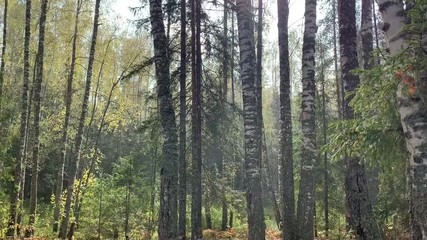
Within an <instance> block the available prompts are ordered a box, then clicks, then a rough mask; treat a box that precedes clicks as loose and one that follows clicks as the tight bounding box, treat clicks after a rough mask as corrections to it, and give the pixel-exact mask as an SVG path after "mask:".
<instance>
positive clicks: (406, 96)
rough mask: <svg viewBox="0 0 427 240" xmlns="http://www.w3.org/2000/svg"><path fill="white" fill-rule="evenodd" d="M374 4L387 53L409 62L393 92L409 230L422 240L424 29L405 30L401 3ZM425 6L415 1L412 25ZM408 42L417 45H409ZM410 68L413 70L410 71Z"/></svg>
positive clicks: (425, 207) (425, 222)
mask: <svg viewBox="0 0 427 240" xmlns="http://www.w3.org/2000/svg"><path fill="white" fill-rule="evenodd" d="M405 2H406V1H405ZM378 4H379V10H380V13H381V16H382V18H383V21H384V23H383V31H384V32H385V33H386V36H387V39H388V42H389V50H390V54H391V55H392V56H394V57H395V56H399V54H402V53H403V54H405V53H406V55H404V56H405V57H406V58H407V59H406V61H407V62H409V66H412V67H409V68H407V67H408V66H404V67H406V69H407V72H405V74H408V75H409V74H411V75H412V76H413V78H412V80H409V79H407V81H404V80H403V79H400V80H401V81H400V82H399V84H398V86H397V89H396V92H397V106H398V110H399V113H400V122H401V125H402V128H403V132H404V136H405V142H406V149H407V150H408V153H409V168H410V169H409V175H410V176H409V178H410V180H411V181H410V192H411V196H410V202H411V205H412V206H411V211H412V216H413V221H414V223H415V226H414V227H415V228H414V227H413V228H412V229H411V231H412V233H413V235H414V236H415V232H416V231H417V230H420V232H421V235H422V236H418V237H421V238H422V239H423V240H424V239H427V127H426V126H427V117H426V109H427V104H426V99H427V83H426V78H427V71H426V69H425V58H426V51H425V49H426V46H427V38H426V37H425V36H426V35H425V30H424V29H422V30H421V31H419V32H415V31H412V32H411V31H410V30H406V29H405V28H407V26H408V19H407V17H406V16H405V14H404V12H405V11H404V6H403V3H402V1H398V0H390V1H385V0H379V1H378ZM425 6H426V3H425V1H416V5H415V6H414V7H415V8H417V9H416V10H417V11H418V14H417V15H418V16H417V15H414V16H413V17H412V18H411V19H410V21H411V23H410V24H411V25H412V26H419V25H417V24H420V23H421V22H423V21H425V16H426V15H425ZM417 20H418V21H417ZM410 40H413V41H415V42H417V44H416V45H415V46H414V45H411V44H410ZM417 60H421V61H417ZM414 65H415V66H414ZM411 68H413V70H412V71H411ZM400 71H402V69H400ZM397 73H398V72H396V75H398V74H397ZM417 228H418V229H417Z"/></svg>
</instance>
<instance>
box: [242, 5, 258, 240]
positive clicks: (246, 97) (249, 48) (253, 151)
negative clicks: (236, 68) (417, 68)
mask: <svg viewBox="0 0 427 240" xmlns="http://www.w3.org/2000/svg"><path fill="white" fill-rule="evenodd" d="M251 11H252V5H251V1H249V0H237V22H238V32H239V47H240V69H241V74H240V77H241V79H242V89H243V90H242V97H243V119H244V132H245V134H244V135H245V136H244V139H245V141H244V148H245V172H246V174H245V175H246V178H245V187H246V204H247V205H246V206H247V213H248V230H249V234H248V239H249V240H263V239H265V223H264V209H263V204H262V189H261V179H262V177H261V175H262V173H261V132H262V131H261V127H260V124H259V123H258V121H259V120H258V116H257V113H258V111H257V96H256V95H257V89H256V88H257V84H256V81H257V79H256V62H255V44H254V22H253V20H252V13H251Z"/></svg>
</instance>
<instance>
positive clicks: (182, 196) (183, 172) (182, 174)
mask: <svg viewBox="0 0 427 240" xmlns="http://www.w3.org/2000/svg"><path fill="white" fill-rule="evenodd" d="M186 15H187V9H186V1H185V0H181V66H180V76H179V87H180V89H179V107H180V108H179V165H178V167H179V170H178V171H179V190H178V203H179V206H178V208H179V220H178V239H179V240H185V239H186V238H187V237H186V225H187V218H186V217H187V158H186V145H187V144H186V141H187V127H186V115H187V84H186V78H187V34H186V33H187V18H186Z"/></svg>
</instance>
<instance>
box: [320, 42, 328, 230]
mask: <svg viewBox="0 0 427 240" xmlns="http://www.w3.org/2000/svg"><path fill="white" fill-rule="evenodd" d="M324 52H325V51H324V49H323V48H322V49H320V58H321V61H322V63H321V64H322V72H321V73H320V74H321V75H320V79H321V80H322V140H323V145H324V146H325V145H326V144H328V138H327V127H328V123H327V121H326V92H325V62H324V61H325V57H324ZM323 167H324V175H323V184H324V188H323V204H324V217H325V219H324V221H325V222H324V224H325V236H326V237H328V236H329V181H328V179H329V163H328V153H327V152H325V153H324V154H323Z"/></svg>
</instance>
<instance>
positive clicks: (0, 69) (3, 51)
mask: <svg viewBox="0 0 427 240" xmlns="http://www.w3.org/2000/svg"><path fill="white" fill-rule="evenodd" d="M8 4H9V0H4V11H3V37H2V38H3V46H2V49H1V59H0V61H1V64H0V111H1V109H2V101H3V84H4V66H5V62H4V58H5V55H6V44H7V41H6V40H7V39H6V38H7V10H8Z"/></svg>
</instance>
